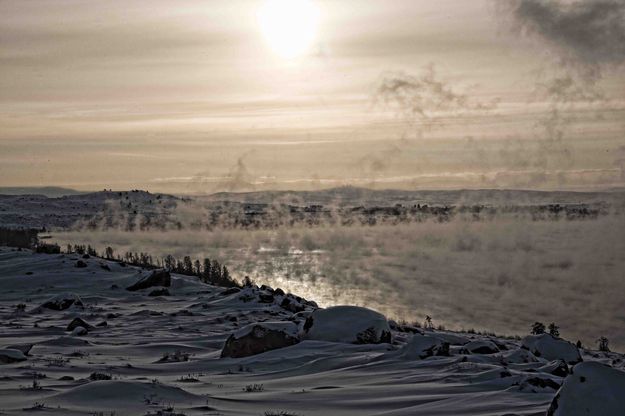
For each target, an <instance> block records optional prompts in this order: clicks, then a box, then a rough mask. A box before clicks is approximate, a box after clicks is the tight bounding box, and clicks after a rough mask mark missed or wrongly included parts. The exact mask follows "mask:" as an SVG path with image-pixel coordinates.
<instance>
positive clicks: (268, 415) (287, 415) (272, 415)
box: [264, 410, 301, 416]
mask: <svg viewBox="0 0 625 416" xmlns="http://www.w3.org/2000/svg"><path fill="white" fill-rule="evenodd" d="M264 416H301V415H299V414H297V413H291V412H285V411H278V412H274V411H271V410H268V411H266V412H265V413H264Z"/></svg>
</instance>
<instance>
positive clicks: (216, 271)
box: [66, 244, 242, 287]
mask: <svg viewBox="0 0 625 416" xmlns="http://www.w3.org/2000/svg"><path fill="white" fill-rule="evenodd" d="M66 253H68V254H70V253H76V254H80V255H83V256H93V257H102V258H105V259H107V260H112V261H117V262H119V263H124V264H130V265H133V266H139V267H143V268H146V269H161V268H164V269H167V270H169V271H170V272H173V273H178V274H183V275H186V276H197V277H198V278H199V279H200V280H201V281H203V282H204V283H209V284H211V285H215V286H222V287H242V285H241V284H239V283H238V282H237V281H236V280H234V279H233V278H232V276H231V275H230V271H229V270H228V267H227V266H226V265H222V264H221V263H220V262H219V261H217V260H211V259H209V258H204V259H202V260H199V259H191V257H190V256H184V257H183V258H182V259H179V258H176V257H174V256H172V255H171V254H169V255H167V256H165V257H153V256H152V255H151V254H149V253H142V252H140V253H136V252H135V253H133V252H130V251H127V252H125V253H123V254H121V255H120V254H116V253H115V250H114V249H113V248H112V247H106V248H105V249H104V253H102V254H103V255H102V256H100V255H99V253H98V251H97V250H96V249H95V248H94V247H91V245H86V246H85V245H79V244H74V245H71V244H68V245H67V247H66Z"/></svg>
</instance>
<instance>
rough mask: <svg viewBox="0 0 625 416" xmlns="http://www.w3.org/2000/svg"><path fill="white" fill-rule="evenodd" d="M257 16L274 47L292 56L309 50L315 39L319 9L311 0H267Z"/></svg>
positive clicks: (279, 52) (274, 49) (277, 50)
mask: <svg viewBox="0 0 625 416" xmlns="http://www.w3.org/2000/svg"><path fill="white" fill-rule="evenodd" d="M257 18H258V24H259V26H260V29H261V31H262V34H263V37H264V38H265V41H266V42H267V45H268V46H269V47H270V48H271V50H273V52H275V53H276V54H277V55H279V56H281V57H283V58H286V59H292V58H296V57H298V56H301V55H303V54H305V53H306V52H308V51H309V50H310V48H311V46H312V44H313V42H314V41H315V38H316V36H317V26H318V24H319V8H318V7H317V5H316V4H315V3H314V2H313V1H311V0H265V2H264V3H263V4H262V6H261V7H260V9H259V10H258V15H257Z"/></svg>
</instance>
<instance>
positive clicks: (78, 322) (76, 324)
mask: <svg viewBox="0 0 625 416" xmlns="http://www.w3.org/2000/svg"><path fill="white" fill-rule="evenodd" d="M79 326H80V327H83V328H85V329H87V330H89V329H92V328H93V326H92V325H89V324H88V323H87V322H85V321H83V320H82V319H81V318H74V319H73V320H72V322H70V323H69V325H67V328H66V329H65V330H66V331H73V330H74V329H76V328H78V327H79Z"/></svg>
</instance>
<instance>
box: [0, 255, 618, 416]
mask: <svg viewBox="0 0 625 416" xmlns="http://www.w3.org/2000/svg"><path fill="white" fill-rule="evenodd" d="M77 258H78V257H77V256H75V255H45V254H32V253H31V252H29V251H21V252H18V251H13V250H11V249H7V248H3V249H1V250H0V285H1V287H2V291H1V292H0V316H1V317H2V319H1V322H2V323H1V325H2V326H0V346H2V347H6V346H8V345H13V344H24V343H34V344H35V345H34V347H33V348H32V350H31V351H30V356H29V357H28V359H27V360H26V361H22V362H18V363H13V364H0V408H1V410H2V414H8V415H14V414H15V415H18V414H19V415H24V414H31V413H37V411H36V410H26V411H25V410H23V409H30V408H32V407H33V406H35V405H36V403H40V404H44V405H45V407H46V412H49V413H50V414H63V415H91V414H93V413H94V412H105V411H108V412H110V411H115V412H116V413H115V415H116V416H122V415H144V414H148V412H152V413H156V412H157V411H159V410H163V409H165V408H166V407H167V406H169V405H172V406H174V407H175V409H176V412H179V413H184V414H186V415H218V414H219V415H222V414H223V415H262V414H264V412H265V411H288V412H291V413H293V414H298V415H305V416H310V415H330V414H331V415H382V414H384V415H416V414H422V415H452V414H453V415H502V414H506V413H511V414H518V415H531V414H542V413H543V412H545V411H546V409H547V407H548V406H549V403H550V402H551V400H552V398H553V397H554V395H555V390H554V389H552V388H549V387H546V388H539V387H535V386H532V385H528V384H527V383H526V380H527V379H528V378H531V377H542V378H545V379H553V380H555V381H556V382H558V383H560V382H561V381H562V379H561V378H559V377H556V376H553V375H551V374H547V373H542V372H541V371H542V370H537V369H538V368H540V367H542V366H544V365H545V362H544V360H538V362H530V363H519V362H520V361H523V360H522V359H519V357H523V354H522V353H517V351H518V349H519V345H520V341H517V340H509V339H496V341H497V343H499V344H500V345H503V346H505V347H506V348H508V350H507V351H505V350H504V351H502V352H500V353H496V354H489V355H481V354H473V355H471V354H463V353H462V352H461V348H460V346H454V345H453V344H454V343H458V342H459V341H461V340H463V339H466V338H477V339H482V338H485V337H483V336H479V335H470V334H452V333H447V332H440V331H437V332H436V333H435V335H437V336H440V337H447V339H448V340H450V342H451V343H452V347H451V356H449V357H429V358H427V359H423V360H420V359H414V357H413V356H411V355H410V354H408V355H407V354H404V353H402V346H403V345H404V344H405V342H406V340H408V339H410V337H411V336H412V335H410V334H406V333H399V332H396V333H394V338H395V343H394V345H389V344H380V345H351V344H341V343H330V342H319V341H304V342H301V343H299V344H297V345H294V346H291V347H287V348H283V349H277V350H273V351H270V352H267V353H264V354H260V355H256V356H252V357H247V358H240V359H232V358H226V359H221V358H219V356H220V352H221V348H222V346H223V343H224V341H225V339H226V338H227V337H228V335H229V334H231V333H232V332H234V331H236V330H237V329H238V328H240V327H241V326H243V325H245V324H247V323H250V322H254V321H263V320H271V321H276V320H286V319H288V318H289V317H290V316H291V315H292V314H291V313H290V312H287V311H286V310H283V309H282V308H280V307H279V306H278V305H276V304H267V303H264V304H263V303H258V302H256V301H251V302H243V301H241V300H239V298H238V296H237V294H234V295H229V296H222V295H220V293H221V292H222V291H223V289H221V288H215V287H212V286H208V285H204V284H201V283H199V282H198V281H197V280H195V279H193V278H188V277H182V276H177V275H174V276H173V279H172V280H173V282H172V286H171V288H169V290H170V292H171V293H172V296H170V297H166V298H165V297H148V296H147V295H146V294H147V292H149V289H148V290H144V291H141V292H128V291H126V290H124V288H125V287H126V286H128V285H130V284H132V283H134V282H135V281H136V280H137V279H138V278H140V277H141V276H142V275H145V274H147V273H148V272H147V271H142V270H140V269H137V268H133V267H121V266H120V265H119V264H117V263H114V262H108V263H106V264H108V266H109V267H110V269H111V271H106V270H104V269H103V268H101V264H103V261H102V260H100V259H96V258H90V259H86V260H84V261H85V262H86V263H87V264H88V267H87V268H76V267H74V264H75V262H76V260H77ZM28 272H32V274H27V273H28ZM112 285H117V287H118V289H112V288H111V287H112ZM65 292H72V293H75V294H77V295H78V296H80V298H81V299H82V301H83V302H84V304H85V309H84V310H83V309H82V308H74V307H72V308H70V309H67V310H65V311H51V310H45V311H43V312H38V311H37V310H36V309H37V307H38V306H39V305H41V304H42V303H43V302H44V301H45V300H46V299H48V298H50V297H52V296H53V295H55V294H57V293H65ZM19 303H24V304H25V305H26V308H25V311H24V312H17V308H16V305H17V304H19ZM111 314H114V315H111ZM76 316H80V317H82V318H83V319H84V320H85V321H87V322H88V323H89V324H91V325H96V324H98V323H100V322H102V321H107V323H108V326H105V327H96V328H95V329H92V330H90V331H89V334H88V335H86V336H81V337H76V336H71V335H70V332H67V331H65V329H66V327H67V324H68V323H69V322H70V321H71V320H72V319H73V318H74V317H76ZM233 317H236V318H237V320H236V322H235V321H234V319H233ZM176 351H179V352H180V353H181V354H180V355H179V356H181V357H184V356H185V355H186V353H188V354H190V355H189V357H188V361H184V358H183V359H182V361H179V362H175V360H170V361H174V362H160V363H159V362H158V361H159V360H161V359H162V358H163V356H164V355H165V354H166V353H170V354H172V353H175V352H176ZM593 354H595V355H597V357H593V356H592V355H590V354H589V353H588V352H584V354H583V356H584V359H585V360H599V361H602V362H605V363H608V364H611V365H613V366H614V367H616V368H621V369H622V367H623V362H622V356H620V355H617V354H610V355H603V354H596V353H593ZM503 363H506V364H507V366H506V367H504V364H503ZM94 372H100V373H106V374H110V375H111V376H112V378H113V379H112V380H110V381H90V380H89V376H90V375H91V374H92V373H94ZM64 376H71V377H73V378H74V380H61V378H62V377H64ZM33 380H36V381H37V383H38V385H39V387H40V388H39V387H38V388H33ZM254 384H256V385H261V384H262V389H258V390H261V391H251V392H248V391H245V390H246V386H253V385H254ZM37 414H39V413H37ZM46 414H47V413H46ZM106 414H108V413H106Z"/></svg>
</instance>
